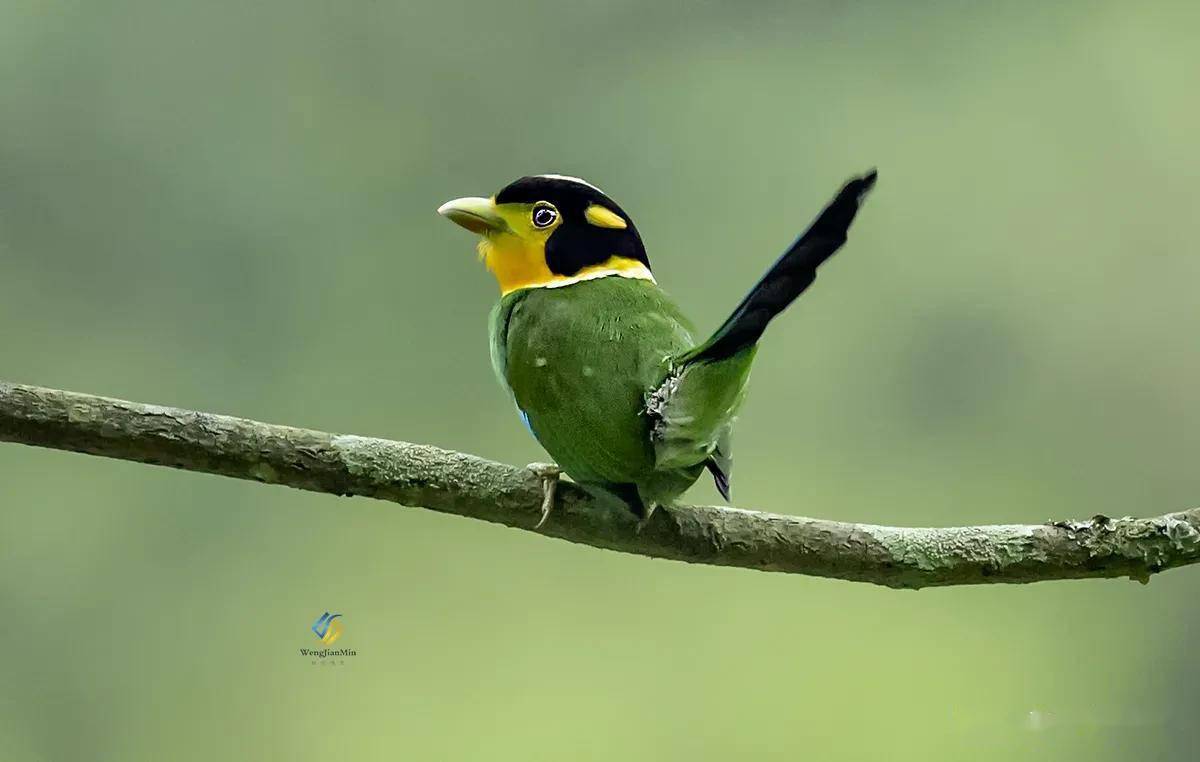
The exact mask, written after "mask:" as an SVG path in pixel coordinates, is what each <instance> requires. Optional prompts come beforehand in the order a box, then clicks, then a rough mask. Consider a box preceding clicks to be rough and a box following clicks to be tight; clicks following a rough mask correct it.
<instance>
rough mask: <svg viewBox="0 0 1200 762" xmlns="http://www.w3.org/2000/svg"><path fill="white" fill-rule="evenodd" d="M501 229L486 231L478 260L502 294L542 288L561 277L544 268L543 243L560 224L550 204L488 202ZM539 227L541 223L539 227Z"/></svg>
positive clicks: (481, 239) (544, 249) (544, 246)
mask: <svg viewBox="0 0 1200 762" xmlns="http://www.w3.org/2000/svg"><path fill="white" fill-rule="evenodd" d="M489 202H490V203H491V204H492V209H493V210H495V214H496V216H497V217H498V218H499V219H500V220H501V221H503V223H504V226H503V227H501V228H498V229H493V230H486V231H484V232H483V234H482V237H481V238H480V239H479V246H478V249H479V256H480V258H481V259H483V262H484V264H485V265H487V268H488V270H490V271H491V272H492V275H494V276H496V281H497V282H498V283H499V284H500V292H501V294H507V293H509V292H512V291H516V290H517V289H520V288H531V287H535V286H545V285H549V284H551V283H553V282H554V281H555V279H557V278H562V277H563V276H560V275H555V274H554V273H552V272H550V267H549V266H548V265H547V264H546V241H547V240H548V239H549V238H550V234H551V233H553V232H554V231H555V229H557V228H558V226H559V225H561V224H562V216H561V215H560V214H559V213H558V210H557V209H555V208H554V206H553V205H552V204H549V203H547V202H539V203H538V204H496V203H495V202H494V201H492V200H491V199H489ZM538 223H541V224H540V225H539V224H538Z"/></svg>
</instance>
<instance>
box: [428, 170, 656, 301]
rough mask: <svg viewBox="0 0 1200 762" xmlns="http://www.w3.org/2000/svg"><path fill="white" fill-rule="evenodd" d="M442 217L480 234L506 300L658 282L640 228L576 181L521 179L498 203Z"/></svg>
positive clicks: (483, 202)
mask: <svg viewBox="0 0 1200 762" xmlns="http://www.w3.org/2000/svg"><path fill="white" fill-rule="evenodd" d="M438 214H440V215H442V216H443V217H446V218H447V219H449V220H451V221H452V222H455V223H457V224H458V225H461V226H462V227H464V228H466V229H467V230H470V231H471V232H472V233H478V234H479V236H480V237H481V240H480V242H479V255H480V256H481V257H482V258H483V260H484V261H485V262H486V264H487V267H488V269H489V270H491V271H492V274H493V275H495V276H496V280H497V282H499V284H500V292H501V294H508V293H511V292H513V291H517V290H518V289H523V288H556V287H559V286H566V285H570V284H572V283H578V282H579V281H583V280H591V279H593V278H602V277H605V276H608V275H618V276H622V277H626V278H640V279H643V280H649V281H653V280H654V276H653V275H651V274H650V260H649V259H648V258H647V257H646V249H645V248H644V247H643V246H642V239H641V237H640V236H639V235H638V232H637V228H635V227H634V226H633V221H632V220H631V219H629V216H628V215H627V214H625V212H624V211H623V210H622V209H621V207H619V206H617V205H616V203H614V202H613V200H612V199H610V198H609V197H608V196H606V195H605V194H604V193H603V192H602V191H601V190H600V189H599V188H597V187H596V186H594V185H591V184H590V183H587V182H584V181H583V180H580V179H578V178H575V177H564V176H562V175H533V176H530V177H522V178H521V179H520V180H517V181H515V182H512V183H510V184H508V185H507V186H505V187H504V188H503V189H502V190H500V192H498V193H497V194H496V195H494V196H492V197H491V198H476V197H469V198H457V199H454V200H453V201H449V202H447V203H445V204H442V206H441V207H440V208H439V209H438Z"/></svg>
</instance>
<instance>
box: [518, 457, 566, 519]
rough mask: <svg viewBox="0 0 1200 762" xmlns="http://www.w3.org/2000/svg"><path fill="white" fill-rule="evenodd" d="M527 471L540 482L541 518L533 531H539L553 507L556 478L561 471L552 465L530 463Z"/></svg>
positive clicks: (556, 488) (556, 486)
mask: <svg viewBox="0 0 1200 762" xmlns="http://www.w3.org/2000/svg"><path fill="white" fill-rule="evenodd" d="M525 468H527V469H529V470H530V471H532V472H533V473H534V475H535V476H537V477H538V478H539V479H541V480H542V518H541V519H540V520H539V521H538V523H537V525H536V526H534V529H541V528H542V524H545V523H546V519H548V518H550V509H551V508H553V507H554V496H555V494H556V493H557V492H558V477H559V475H560V474H562V470H561V469H559V467H558V466H556V465H554V464H553V463H530V464H529V465H528V466H525Z"/></svg>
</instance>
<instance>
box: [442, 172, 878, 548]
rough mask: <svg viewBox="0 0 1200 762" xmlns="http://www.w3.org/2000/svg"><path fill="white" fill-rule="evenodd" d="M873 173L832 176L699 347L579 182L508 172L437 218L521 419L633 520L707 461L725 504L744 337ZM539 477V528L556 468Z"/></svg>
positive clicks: (834, 235)
mask: <svg viewBox="0 0 1200 762" xmlns="http://www.w3.org/2000/svg"><path fill="white" fill-rule="evenodd" d="M875 178H876V173H875V171H874V170H872V171H870V172H868V173H866V174H864V175H862V176H859V177H855V178H852V179H851V180H850V181H849V182H847V183H846V184H845V186H844V187H843V188H842V189H841V191H840V192H839V193H838V194H837V196H836V197H835V198H834V199H833V201H831V202H830V203H829V205H828V206H827V207H826V208H825V210H824V211H822V212H821V213H820V214H819V215H818V216H817V218H816V220H814V221H813V222H812V224H811V225H810V226H809V228H808V229H807V230H806V231H805V232H804V233H803V234H802V235H801V236H800V237H799V238H797V239H796V241H795V242H794V243H793V244H792V245H791V247H789V248H788V249H787V251H785V252H784V253H783V255H782V256H780V257H779V259H777V260H776V261H775V264H773V265H772V266H771V268H770V269H769V270H767V272H766V274H765V275H763V276H762V278H761V279H759V281H758V283H756V284H755V285H754V287H753V288H751V289H750V292H749V293H748V294H746V296H745V297H744V298H743V299H742V300H741V302H740V303H738V305H737V306H736V307H735V308H734V310H733V312H732V314H730V315H729V317H728V318H727V319H726V320H725V322H724V323H722V324H721V326H720V327H719V328H717V330H716V331H715V332H714V333H713V334H712V335H711V336H709V337H708V338H707V339H705V340H704V341H701V342H699V343H697V341H696V340H695V339H694V338H693V335H694V334H693V329H692V326H691V323H690V322H689V321H688V320H687V318H685V317H684V316H683V314H682V313H681V312H680V310H679V308H678V307H676V306H675V303H674V302H673V301H672V300H671V299H670V298H669V297H668V296H667V295H666V294H665V293H664V292H663V291H662V290H661V289H660V288H659V287H658V283H657V282H656V281H655V279H654V275H653V274H652V273H651V270H650V260H649V258H648V257H647V256H646V249H645V247H644V246H643V245H642V239H641V236H640V235H638V231H637V228H636V227H635V226H634V224H633V220H632V219H630V217H629V215H628V214H626V213H625V211H624V210H623V209H622V208H621V207H619V206H618V205H617V204H616V202H614V201H613V200H612V199H611V198H609V197H608V195H606V194H605V193H604V192H602V191H601V190H600V189H599V188H597V187H596V186H594V185H592V184H590V183H587V182H585V181H583V180H580V179H578V178H574V177H566V176H563V175H533V176H529V177H522V178H521V179H519V180H516V181H515V182H512V183H510V184H509V185H507V186H505V187H504V188H503V189H502V190H501V191H500V192H498V193H496V194H495V195H494V196H491V197H490V198H460V199H455V200H454V201H450V202H448V203H446V204H443V205H442V206H441V208H439V209H438V213H439V214H441V215H442V216H444V217H447V218H448V219H450V220H452V221H453V222H455V223H457V224H459V225H461V226H462V227H464V228H466V229H467V230H470V231H472V232H474V233H477V234H478V235H479V236H480V242H479V253H480V255H481V256H482V258H483V260H484V262H485V263H486V265H487V268H488V269H489V270H491V272H492V274H493V275H495V277H496V280H497V282H498V283H499V285H500V301H499V302H498V303H497V304H496V306H495V307H494V308H493V309H492V313H491V326H490V333H491V354H492V365H493V367H494V368H495V371H496V375H497V376H498V377H499V379H500V382H501V384H503V385H504V387H505V388H506V389H507V390H508V391H509V392H510V393H511V394H512V397H513V400H514V401H515V402H516V405H517V410H518V412H519V414H520V417H521V419H522V420H523V421H524V422H525V425H526V426H527V427H528V429H529V430H530V432H532V433H533V436H534V437H536V438H537V440H538V442H540V443H541V445H542V447H544V448H545V449H546V451H547V452H548V453H549V454H550V456H551V457H552V458H553V459H554V460H555V462H556V463H557V466H558V467H559V468H561V469H562V470H563V471H565V472H566V473H567V474H568V475H569V476H570V477H571V478H572V479H573V480H574V481H575V482H577V483H578V484H579V485H581V486H582V487H583V488H584V489H586V490H588V491H589V492H591V493H592V494H593V495H596V496H597V497H601V498H605V499H608V498H615V499H616V500H619V501H620V502H621V503H622V504H624V505H625V506H627V507H628V508H629V509H630V510H632V511H633V512H634V513H635V514H637V516H638V517H639V518H640V519H641V520H642V521H643V522H644V521H645V520H646V519H647V518H648V517H649V516H650V514H651V513H652V512H653V510H654V508H655V507H656V506H658V505H662V504H668V503H670V502H671V501H673V500H674V499H675V498H677V497H678V496H679V495H681V494H682V493H683V492H684V491H685V490H686V489H687V488H688V487H690V486H691V485H692V484H693V483H694V482H695V481H696V479H697V478H698V477H699V476H700V474H701V473H703V472H704V471H705V470H706V469H707V470H708V471H709V472H710V473H711V474H712V477H713V480H714V482H715V484H716V487H717V490H718V491H720V493H721V495H722V496H724V497H725V499H726V500H728V499H729V488H730V476H731V471H732V467H733V460H732V452H731V450H730V431H731V430H732V428H733V423H734V419H735V416H736V415H737V412H738V408H739V406H740V404H741V402H742V398H743V397H744V396H745V392H746V381H747V378H748V377H749V374H750V366H751V363H752V362H753V360H754V355H755V352H756V351H757V348H758V342H759V339H760V338H761V336H762V334H763V331H764V329H766V327H767V323H769V322H770V321H771V319H772V318H774V317H775V316H776V315H778V314H779V313H780V312H782V311H783V310H784V309H785V308H786V307H787V306H788V305H789V304H791V303H792V301H793V300H794V299H795V298H796V297H797V296H799V295H800V294H801V292H803V291H804V289H805V288H807V287H808V285H809V284H810V283H812V282H813V279H814V278H815V277H816V270H817V267H818V266H820V265H821V263H823V262H824V261H825V260H826V259H828V258H829V257H830V256H831V255H832V254H833V253H834V252H835V251H837V250H838V249H839V248H840V247H841V246H842V244H843V243H845V241H846V232H847V230H848V229H849V227H850V223H851V222H853V220H854V217H855V215H856V214H857V212H858V209H859V206H860V205H861V204H862V202H863V199H864V197H865V196H866V194H867V192H868V191H870V190H871V188H872V186H873V185H874V184H875ZM539 474H540V475H541V476H542V477H543V486H544V490H545V500H544V501H543V505H542V522H543V523H544V522H545V520H546V517H547V515H548V513H549V511H550V508H551V506H552V505H553V500H554V487H555V484H556V481H555V479H556V478H557V474H556V472H555V471H553V470H552V469H542V470H540V471H539ZM539 526H540V524H539Z"/></svg>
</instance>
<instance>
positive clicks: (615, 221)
mask: <svg viewBox="0 0 1200 762" xmlns="http://www.w3.org/2000/svg"><path fill="white" fill-rule="evenodd" d="M583 216H584V217H587V221H588V222H589V223H590V224H592V225H595V226H596V227H598V228H612V229H613V230H624V229H625V228H626V227H628V225H626V223H625V220H623V219H621V215H619V214H617V213H616V212H614V211H613V210H611V209H606V208H605V207H603V206H600V205H599V204H592V205H591V206H589V207H588V208H587V209H586V210H584V212H583Z"/></svg>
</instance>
